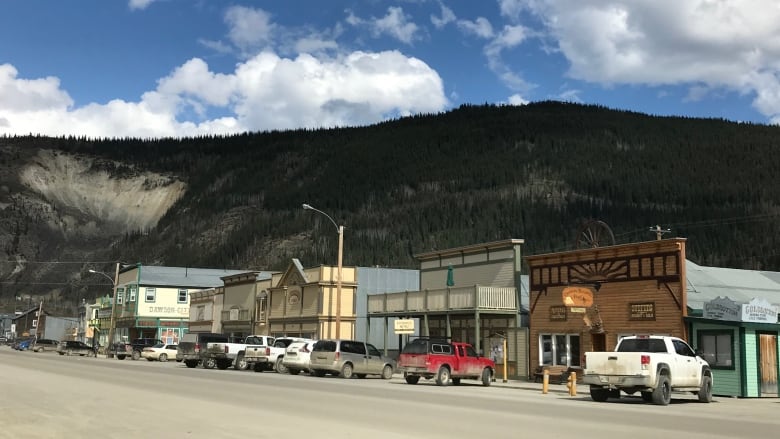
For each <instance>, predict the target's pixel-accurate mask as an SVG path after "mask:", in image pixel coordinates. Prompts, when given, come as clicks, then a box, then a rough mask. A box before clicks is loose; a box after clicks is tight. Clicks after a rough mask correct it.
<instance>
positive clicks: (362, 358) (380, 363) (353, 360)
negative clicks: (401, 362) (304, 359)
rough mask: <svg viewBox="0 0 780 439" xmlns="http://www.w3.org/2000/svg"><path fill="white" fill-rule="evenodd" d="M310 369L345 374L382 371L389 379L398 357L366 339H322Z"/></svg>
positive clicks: (377, 373) (344, 376)
mask: <svg viewBox="0 0 780 439" xmlns="http://www.w3.org/2000/svg"><path fill="white" fill-rule="evenodd" d="M309 369H311V371H312V373H313V374H314V375H316V376H318V377H322V376H325V374H326V373H329V374H331V375H339V376H341V377H342V378H352V377H353V376H357V377H358V378H365V377H366V375H380V376H381V377H382V378H384V379H386V380H389V379H390V378H392V377H393V372H394V370H395V361H393V360H392V359H391V358H389V357H385V356H384V355H382V354H381V353H380V352H379V349H377V348H375V347H374V346H373V345H371V344H368V343H365V342H362V341H357V340H320V341H318V342H317V343H315V344H314V347H313V348H312V353H311V360H310V362H309Z"/></svg>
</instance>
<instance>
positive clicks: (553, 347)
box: [539, 334, 580, 366]
mask: <svg viewBox="0 0 780 439" xmlns="http://www.w3.org/2000/svg"><path fill="white" fill-rule="evenodd" d="M539 352H540V355H539V360H540V363H541V364H543V365H562V366H579V365H580V336H579V334H541V335H539Z"/></svg>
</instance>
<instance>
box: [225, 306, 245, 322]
mask: <svg viewBox="0 0 780 439" xmlns="http://www.w3.org/2000/svg"><path fill="white" fill-rule="evenodd" d="M251 314H252V313H251V310H248V309H238V308H234V309H229V310H227V311H222V321H223V322H248V321H249V320H250V318H251Z"/></svg>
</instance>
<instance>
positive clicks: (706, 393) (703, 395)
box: [699, 376, 712, 402]
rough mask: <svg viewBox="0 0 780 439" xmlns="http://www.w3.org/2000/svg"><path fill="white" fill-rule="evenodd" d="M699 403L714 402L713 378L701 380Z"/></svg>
mask: <svg viewBox="0 0 780 439" xmlns="http://www.w3.org/2000/svg"><path fill="white" fill-rule="evenodd" d="M699 402H712V377H710V376H704V377H702V378H701V387H700V388H699Z"/></svg>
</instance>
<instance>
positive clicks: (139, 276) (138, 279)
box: [133, 262, 141, 316]
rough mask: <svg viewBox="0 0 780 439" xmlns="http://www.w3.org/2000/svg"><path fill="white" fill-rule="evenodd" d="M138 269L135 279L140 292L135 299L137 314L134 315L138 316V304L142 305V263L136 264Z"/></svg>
mask: <svg viewBox="0 0 780 439" xmlns="http://www.w3.org/2000/svg"><path fill="white" fill-rule="evenodd" d="M135 266H136V268H137V269H138V270H136V278H135V284H136V286H137V287H138V290H137V291H138V292H137V294H136V297H135V312H134V313H133V315H136V316H137V315H138V304H139V303H141V263H140V262H138V263H136V264H135Z"/></svg>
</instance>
